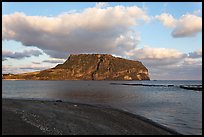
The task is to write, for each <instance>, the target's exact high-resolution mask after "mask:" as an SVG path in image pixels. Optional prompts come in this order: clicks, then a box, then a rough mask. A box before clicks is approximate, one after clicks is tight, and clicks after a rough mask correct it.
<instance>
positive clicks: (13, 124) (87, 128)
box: [2, 99, 178, 135]
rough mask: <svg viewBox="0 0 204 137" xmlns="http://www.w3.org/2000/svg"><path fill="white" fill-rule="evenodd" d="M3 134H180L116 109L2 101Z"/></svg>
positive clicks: (39, 102)
mask: <svg viewBox="0 0 204 137" xmlns="http://www.w3.org/2000/svg"><path fill="white" fill-rule="evenodd" d="M2 134H3V135H9V134H10V135H12V134H15V135H26V134H27V135H172V134H178V133H177V132H175V131H173V130H171V129H168V128H166V127H164V126H161V125H159V124H157V123H155V122H153V121H151V120H148V119H146V118H144V117H142V116H138V115H134V114H131V113H128V112H125V111H122V110H118V109H114V108H105V107H102V106H93V105H87V104H79V103H71V102H64V101H61V100H57V101H46V100H21V99H2Z"/></svg>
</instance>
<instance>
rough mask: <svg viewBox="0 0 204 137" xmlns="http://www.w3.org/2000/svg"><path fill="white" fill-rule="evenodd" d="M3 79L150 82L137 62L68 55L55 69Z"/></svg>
mask: <svg viewBox="0 0 204 137" xmlns="http://www.w3.org/2000/svg"><path fill="white" fill-rule="evenodd" d="M3 78H4V79H34V80H150V78H149V74H148V69H147V68H146V67H145V66H144V65H143V64H142V63H141V62H139V61H133V60H127V59H123V58H118V57H114V56H112V55H110V54H77V55H70V56H69V57H68V59H67V60H66V61H65V62H64V63H63V64H58V65H57V66H56V67H54V68H51V69H47V70H43V71H39V72H31V73H24V74H16V75H10V76H8V75H7V76H3Z"/></svg>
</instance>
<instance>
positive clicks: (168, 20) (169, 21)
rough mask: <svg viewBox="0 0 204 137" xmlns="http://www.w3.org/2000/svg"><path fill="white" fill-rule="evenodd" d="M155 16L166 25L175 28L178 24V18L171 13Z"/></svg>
mask: <svg viewBox="0 0 204 137" xmlns="http://www.w3.org/2000/svg"><path fill="white" fill-rule="evenodd" d="M155 18H156V19H158V20H159V21H161V22H162V23H163V25H164V26H166V27H170V28H173V27H175V25H176V19H174V17H173V16H172V15H171V14H168V13H162V14H161V15H157V16H155Z"/></svg>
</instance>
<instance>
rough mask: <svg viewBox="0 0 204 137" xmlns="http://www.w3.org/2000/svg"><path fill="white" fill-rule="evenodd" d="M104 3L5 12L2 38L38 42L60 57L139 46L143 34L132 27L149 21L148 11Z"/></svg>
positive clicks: (135, 7)
mask: <svg viewBox="0 0 204 137" xmlns="http://www.w3.org/2000/svg"><path fill="white" fill-rule="evenodd" d="M104 5H105V4H97V5H96V6H97V7H93V8H87V9H84V10H83V11H82V12H74V13H69V14H67V13H65V14H61V15H58V16H56V17H46V16H27V15H26V14H24V13H18V12H16V13H14V14H9V15H3V17H2V18H3V19H2V39H3V40H16V41H20V42H22V44H23V45H25V46H36V47H38V48H40V49H42V50H43V51H44V52H45V53H47V54H48V55H50V56H51V57H56V58H67V56H68V54H70V53H72V54H74V53H94V52H95V53H112V54H116V55H117V54H120V53H123V52H124V50H126V51H128V50H130V49H132V48H135V47H136V46H137V44H138V41H139V39H140V37H139V36H138V34H137V33H136V32H135V31H134V30H132V29H131V27H132V26H135V25H138V24H139V23H141V21H142V22H146V21H148V20H149V19H150V18H149V17H148V15H147V14H146V13H145V11H143V10H142V9H141V8H139V7H137V6H131V7H124V6H115V7H106V8H101V7H104ZM126 46H127V48H124V47H126Z"/></svg>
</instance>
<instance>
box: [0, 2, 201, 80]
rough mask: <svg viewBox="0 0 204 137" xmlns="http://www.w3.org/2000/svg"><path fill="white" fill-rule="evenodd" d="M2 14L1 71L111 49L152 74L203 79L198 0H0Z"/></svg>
mask: <svg viewBox="0 0 204 137" xmlns="http://www.w3.org/2000/svg"><path fill="white" fill-rule="evenodd" d="M2 14H3V19H2V23H3V26H2V27H3V30H2V34H3V36H2V56H3V60H2V64H3V66H2V67H3V73H22V72H30V71H37V70H42V69H46V68H49V67H54V66H55V65H57V64H58V63H56V62H59V63H62V62H63V61H64V60H65V59H66V58H67V56H68V55H69V54H79V53H110V54H113V55H115V56H121V57H124V58H127V59H133V60H141V61H142V62H143V63H144V64H145V65H146V66H147V67H148V69H149V72H150V78H152V79H202V77H201V74H202V64H201V63H202V58H201V56H202V3H201V2H186V3H184V2H109V3H95V2H65V3H64V2H59V3H58V2H12V3H11V2H9V3H8V2H3V3H2ZM69 19H70V20H69ZM189 22H190V23H191V24H190V25H189ZM40 24H42V25H40ZM200 24H201V25H200ZM63 26H64V28H63ZM86 34H87V35H86ZM40 36H41V37H40ZM60 36H62V37H60ZM42 37H43V38H44V37H45V39H43V38H42ZM31 38H32V39H31ZM34 38H35V39H36V40H35V41H34V40H33V39H34ZM46 38H47V39H48V40H46ZM63 38H64V39H63ZM80 40H81V41H80ZM97 41H98V42H100V44H102V45H100V44H98V43H97ZM80 42H81V43H82V45H79V43H80ZM150 51H152V52H150ZM32 53H33V55H32ZM28 54H30V55H28ZM23 55H24V56H23ZM49 62H50V63H49ZM192 66H193V67H192ZM185 68H186V71H185V70H183V69H185ZM166 69H168V70H169V72H168V73H166V72H165V71H166ZM178 70H180V71H181V70H182V71H184V72H182V73H181V76H179V75H178V74H175V72H176V71H177V72H179V71H178ZM195 71H196V73H194V72H195ZM157 72H161V75H160V76H158V75H157ZM193 73H194V74H193Z"/></svg>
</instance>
